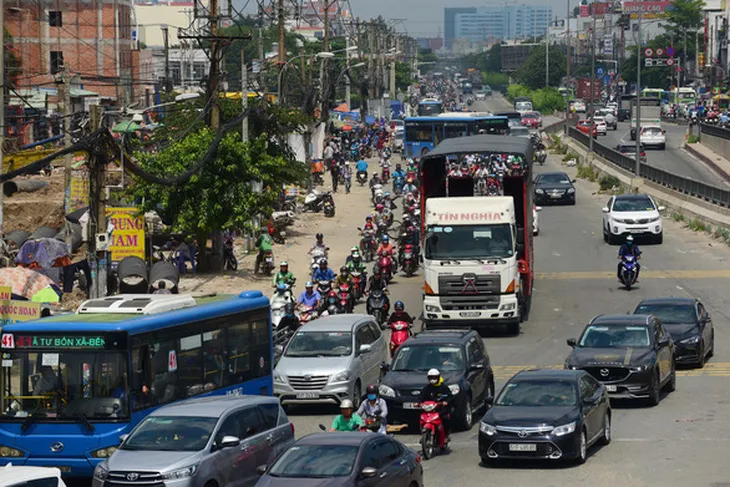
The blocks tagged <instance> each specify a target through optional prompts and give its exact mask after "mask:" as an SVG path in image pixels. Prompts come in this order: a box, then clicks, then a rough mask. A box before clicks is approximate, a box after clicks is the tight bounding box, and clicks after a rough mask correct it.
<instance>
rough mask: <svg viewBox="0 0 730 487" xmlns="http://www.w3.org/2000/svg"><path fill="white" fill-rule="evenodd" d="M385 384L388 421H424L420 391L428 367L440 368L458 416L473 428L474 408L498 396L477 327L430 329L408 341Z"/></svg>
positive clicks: (465, 426)
mask: <svg viewBox="0 0 730 487" xmlns="http://www.w3.org/2000/svg"><path fill="white" fill-rule="evenodd" d="M384 368H385V370H387V372H386V374H385V377H383V380H382V381H381V383H380V395H381V397H382V398H383V399H385V401H386V402H387V404H388V421H389V422H391V423H394V422H404V423H409V424H418V418H419V416H420V408H418V407H417V406H416V403H417V402H418V394H420V393H421V389H423V388H424V387H425V386H426V384H427V383H428V382H427V378H426V371H428V370H429V369H431V368H436V369H438V370H439V371H440V372H441V376H442V377H443V379H444V383H445V384H447V385H448V386H449V389H451V393H452V394H453V395H454V401H453V408H454V412H453V414H452V419H453V421H454V423H455V425H456V427H457V428H459V429H462V430H469V429H471V426H472V416H473V412H474V411H478V410H479V409H481V408H482V407H485V406H486V405H487V400H488V398H490V397H493V396H494V373H493V371H492V366H491V363H490V361H489V355H488V354H487V351H486V349H485V348H484V342H483V341H482V339H481V337H480V336H479V334H478V333H477V332H476V331H474V330H468V329H455V330H429V331H424V332H421V333H419V334H418V335H416V336H413V337H411V338H409V339H408V340H406V341H405V342H404V343H403V345H401V346H400V348H399V349H398V351H397V352H396V354H395V356H394V357H393V363H392V364H391V365H390V366H387V365H384Z"/></svg>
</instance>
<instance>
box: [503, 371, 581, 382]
mask: <svg viewBox="0 0 730 487" xmlns="http://www.w3.org/2000/svg"><path fill="white" fill-rule="evenodd" d="M583 374H585V371H583V370H580V369H578V370H571V369H526V370H521V371H519V372H517V374H515V375H514V376H513V377H512V378H511V379H510V381H513V380H532V379H537V380H556V379H562V380H566V379H570V380H575V379H577V378H578V377H580V376H582V375H583Z"/></svg>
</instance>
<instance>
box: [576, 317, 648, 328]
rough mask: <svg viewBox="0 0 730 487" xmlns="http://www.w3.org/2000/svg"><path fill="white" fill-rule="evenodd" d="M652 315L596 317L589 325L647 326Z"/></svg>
mask: <svg viewBox="0 0 730 487" xmlns="http://www.w3.org/2000/svg"><path fill="white" fill-rule="evenodd" d="M651 316H652V315H628V314H627V315H598V316H596V317H595V318H593V319H592V320H591V321H590V324H591V325H606V326H611V325H620V326H625V325H648V324H649V319H650V318H651Z"/></svg>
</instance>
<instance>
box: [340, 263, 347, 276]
mask: <svg viewBox="0 0 730 487" xmlns="http://www.w3.org/2000/svg"><path fill="white" fill-rule="evenodd" d="M340 272H341V273H343V274H347V273H348V272H349V269H348V268H347V266H344V265H343V266H342V267H340Z"/></svg>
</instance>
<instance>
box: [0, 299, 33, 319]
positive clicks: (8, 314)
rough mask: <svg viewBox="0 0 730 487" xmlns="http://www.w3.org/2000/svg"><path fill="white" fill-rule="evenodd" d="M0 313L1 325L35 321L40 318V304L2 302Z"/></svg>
mask: <svg viewBox="0 0 730 487" xmlns="http://www.w3.org/2000/svg"><path fill="white" fill-rule="evenodd" d="M0 312H1V313H2V322H3V325H9V324H11V323H19V322H21V321H30V320H37V319H38V318H40V317H41V304H40V303H34V302H32V301H15V300H10V301H2V304H0Z"/></svg>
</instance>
